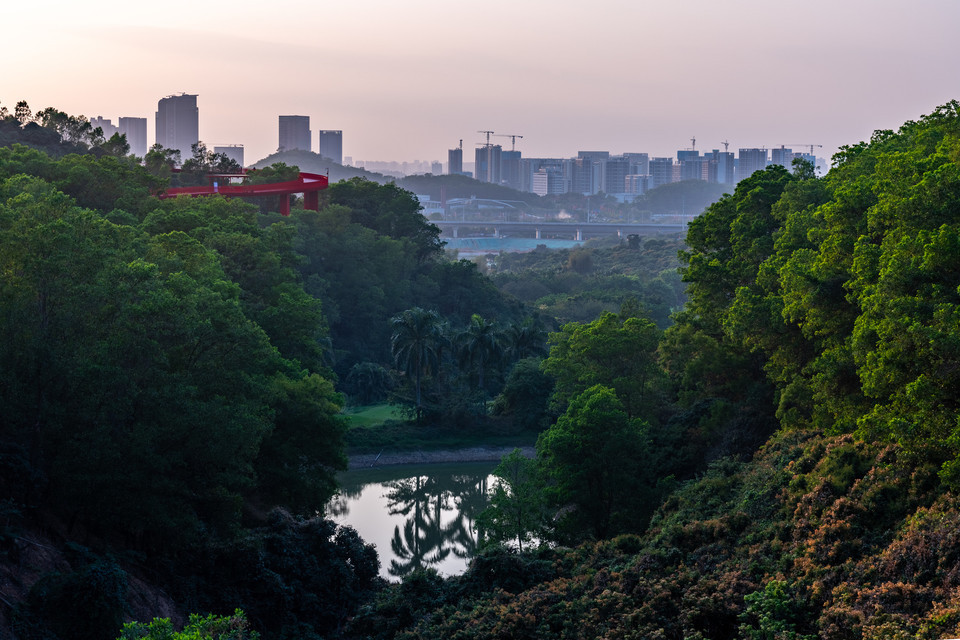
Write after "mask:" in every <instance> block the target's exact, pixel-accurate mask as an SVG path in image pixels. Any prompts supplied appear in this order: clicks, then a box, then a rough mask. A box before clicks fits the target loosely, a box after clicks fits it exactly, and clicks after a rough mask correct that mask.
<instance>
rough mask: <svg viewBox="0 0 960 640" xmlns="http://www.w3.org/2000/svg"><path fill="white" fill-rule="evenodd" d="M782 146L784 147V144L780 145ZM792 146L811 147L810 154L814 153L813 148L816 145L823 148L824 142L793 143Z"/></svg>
mask: <svg viewBox="0 0 960 640" xmlns="http://www.w3.org/2000/svg"><path fill="white" fill-rule="evenodd" d="M780 146H781V147H783V145H780ZM790 146H791V147H810V155H813V148H814V147H820V148H823V145H822V144H792V145H790Z"/></svg>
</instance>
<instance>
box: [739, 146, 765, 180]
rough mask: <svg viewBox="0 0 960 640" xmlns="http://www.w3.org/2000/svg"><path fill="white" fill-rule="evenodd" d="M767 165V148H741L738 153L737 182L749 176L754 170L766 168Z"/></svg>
mask: <svg viewBox="0 0 960 640" xmlns="http://www.w3.org/2000/svg"><path fill="white" fill-rule="evenodd" d="M766 166H767V150H766V149H740V151H739V152H738V154H737V175H736V179H737V182H739V181H741V180H743V179H744V178H749V177H750V176H751V175H753V172H754V171H760V170H762V169H765V168H766Z"/></svg>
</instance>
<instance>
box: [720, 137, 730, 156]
mask: <svg viewBox="0 0 960 640" xmlns="http://www.w3.org/2000/svg"><path fill="white" fill-rule="evenodd" d="M720 144H722V145H723V152H724V153H727V152H728V151H730V142H729V141H728V140H724V141H723V142H721V143H720Z"/></svg>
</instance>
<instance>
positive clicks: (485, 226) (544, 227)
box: [431, 220, 687, 241]
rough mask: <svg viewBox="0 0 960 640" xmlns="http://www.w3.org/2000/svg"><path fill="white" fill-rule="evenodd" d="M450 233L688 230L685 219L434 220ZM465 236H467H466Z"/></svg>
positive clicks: (582, 235) (586, 234)
mask: <svg viewBox="0 0 960 640" xmlns="http://www.w3.org/2000/svg"><path fill="white" fill-rule="evenodd" d="M431 223H433V224H435V225H437V226H438V227H440V230H441V231H442V232H443V233H444V234H445V235H448V236H452V237H454V238H459V237H461V236H464V234H465V233H467V234H476V233H478V232H482V233H483V234H484V235H491V236H493V237H496V238H504V237H524V238H537V239H538V240H540V239H542V238H569V239H571V240H577V241H583V240H586V239H588V238H598V237H601V236H611V235H615V236H618V237H621V238H624V237H626V236H629V235H638V236H658V235H668V234H674V233H685V232H686V230H687V225H686V224H683V223H675V222H674V223H652V222H564V221H549V222H546V221H544V222H540V221H533V222H498V221H488V222H482V221H465V220H431ZM464 237H466V236H464Z"/></svg>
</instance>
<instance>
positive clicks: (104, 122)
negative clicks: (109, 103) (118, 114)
mask: <svg viewBox="0 0 960 640" xmlns="http://www.w3.org/2000/svg"><path fill="white" fill-rule="evenodd" d="M97 127H100V130H101V131H102V132H103V139H104V140H109V139H110V138H112V137H113V134H115V133H117V132H118V130H117V127H115V126H113V123H112V122H110V120H109V119H108V118H104V117H102V116H97V117H96V118H90V128H91V129H96V128H97Z"/></svg>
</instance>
